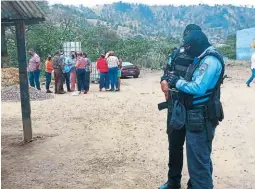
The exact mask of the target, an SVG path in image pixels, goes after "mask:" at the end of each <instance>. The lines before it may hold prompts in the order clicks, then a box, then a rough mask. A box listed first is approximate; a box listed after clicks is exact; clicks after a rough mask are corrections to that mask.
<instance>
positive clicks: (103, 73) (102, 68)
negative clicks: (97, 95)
mask: <svg viewBox="0 0 255 189" xmlns="http://www.w3.org/2000/svg"><path fill="white" fill-rule="evenodd" d="M97 70H98V72H99V73H100V81H99V89H100V91H102V89H103V88H105V90H107V89H109V77H108V64H107V62H106V59H105V55H104V54H101V57H100V58H98V59H97Z"/></svg>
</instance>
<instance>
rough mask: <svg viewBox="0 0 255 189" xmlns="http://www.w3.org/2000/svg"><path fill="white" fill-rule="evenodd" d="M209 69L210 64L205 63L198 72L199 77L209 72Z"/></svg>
mask: <svg viewBox="0 0 255 189" xmlns="http://www.w3.org/2000/svg"><path fill="white" fill-rule="evenodd" d="M207 68H208V64H206V63H204V64H202V65H201V66H200V67H199V68H198V71H199V74H198V75H199V76H201V75H203V74H204V73H205V71H206V70H207Z"/></svg>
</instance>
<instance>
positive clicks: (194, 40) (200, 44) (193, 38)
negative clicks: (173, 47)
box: [183, 30, 211, 58]
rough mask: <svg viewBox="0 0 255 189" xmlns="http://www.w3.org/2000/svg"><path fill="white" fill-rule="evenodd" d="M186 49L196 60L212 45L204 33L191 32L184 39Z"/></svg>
mask: <svg viewBox="0 0 255 189" xmlns="http://www.w3.org/2000/svg"><path fill="white" fill-rule="evenodd" d="M183 39H184V45H183V47H184V49H185V51H186V53H187V54H188V55H190V56H191V57H193V58H195V57H198V56H199V55H201V54H202V53H203V52H204V51H205V50H206V49H207V48H208V47H210V46H211V44H210V43H209V41H208V38H207V37H206V35H205V34H204V32H202V31H199V30H196V31H191V32H190V33H189V34H188V35H187V36H185V37H184V38H183Z"/></svg>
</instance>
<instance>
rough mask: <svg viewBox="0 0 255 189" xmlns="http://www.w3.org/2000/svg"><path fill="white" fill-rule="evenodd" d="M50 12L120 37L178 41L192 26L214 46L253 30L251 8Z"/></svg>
mask: <svg viewBox="0 0 255 189" xmlns="http://www.w3.org/2000/svg"><path fill="white" fill-rule="evenodd" d="M52 9H54V10H61V11H64V12H65V13H66V14H71V15H72V17H76V16H78V17H82V18H85V19H86V24H85V25H84V26H93V25H94V26H98V25H106V26H108V27H110V28H112V29H114V30H116V31H117V33H118V34H119V35H121V36H123V37H133V36H140V37H149V38H158V37H167V38H169V39H172V38H179V37H180V36H181V35H182V32H183V30H184V28H185V26H186V25H187V24H189V23H195V24H198V25H200V26H201V27H202V29H203V30H204V31H205V32H206V33H207V34H208V35H209V37H210V40H211V41H212V42H213V43H220V42H222V41H223V40H225V39H226V37H227V36H229V35H231V34H233V33H235V31H236V30H239V29H243V28H249V27H254V26H255V22H254V20H255V8H254V7H253V8H248V7H237V6H232V5H224V6H222V5H215V6H209V5H204V4H201V5H192V6H173V5H169V6H148V5H143V4H129V3H123V2H118V3H113V4H107V5H102V6H96V7H94V8H88V7H84V6H79V7H75V6H64V5H53V7H52ZM179 39H180V38H179Z"/></svg>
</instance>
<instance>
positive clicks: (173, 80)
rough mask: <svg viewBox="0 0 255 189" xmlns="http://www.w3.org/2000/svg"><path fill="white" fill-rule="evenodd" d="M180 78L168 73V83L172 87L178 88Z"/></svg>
mask: <svg viewBox="0 0 255 189" xmlns="http://www.w3.org/2000/svg"><path fill="white" fill-rule="evenodd" d="M179 79H180V78H179V77H178V76H176V75H174V74H169V75H168V85H169V87H170V88H176V83H177V81H178V80H179Z"/></svg>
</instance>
